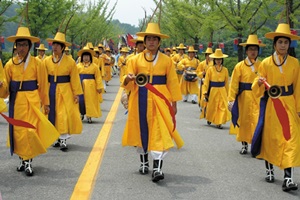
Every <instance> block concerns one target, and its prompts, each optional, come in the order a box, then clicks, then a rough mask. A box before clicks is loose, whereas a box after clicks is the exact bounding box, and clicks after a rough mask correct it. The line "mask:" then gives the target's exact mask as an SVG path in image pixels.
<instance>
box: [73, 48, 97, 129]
mask: <svg viewBox="0 0 300 200" xmlns="http://www.w3.org/2000/svg"><path fill="white" fill-rule="evenodd" d="M94 54H95V51H94V50H91V49H89V48H88V47H84V48H83V49H81V50H80V51H79V52H78V56H80V57H81V58H82V61H81V62H80V63H78V64H77V68H78V73H79V76H80V81H81V85H82V89H83V95H80V96H79V109H80V113H81V120H83V119H84V115H86V116H87V120H88V123H92V117H101V116H102V112H101V108H100V104H99V101H98V93H101V92H102V90H103V83H102V77H101V74H100V70H99V67H98V66H97V65H96V64H95V63H94V62H93V59H94V58H95V57H94Z"/></svg>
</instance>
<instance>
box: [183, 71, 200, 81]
mask: <svg viewBox="0 0 300 200" xmlns="http://www.w3.org/2000/svg"><path fill="white" fill-rule="evenodd" d="M183 77H184V80H185V81H188V82H195V81H197V79H195V78H196V77H197V74H196V72H190V71H185V73H184V75H183Z"/></svg>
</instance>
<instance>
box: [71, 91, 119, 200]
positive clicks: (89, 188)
mask: <svg viewBox="0 0 300 200" xmlns="http://www.w3.org/2000/svg"><path fill="white" fill-rule="evenodd" d="M122 92H123V88H120V89H119V91H118V93H117V96H116V98H115V101H114V103H113V105H112V107H111V109H110V111H109V113H108V115H107V117H106V120H105V123H104V125H103V127H102V129H101V130H100V132H99V135H98V137H97V140H96V142H95V144H94V147H93V149H92V151H91V153H90V155H89V158H88V160H87V162H86V164H85V166H84V168H83V170H82V172H81V175H80V176H79V179H78V181H77V183H76V185H75V187H74V191H73V194H72V196H71V198H70V199H71V200H72V199H73V200H75V199H76V200H77V199H81V200H82V199H90V198H91V194H92V192H93V189H94V186H95V183H96V180H97V175H98V171H99V168H100V165H101V162H102V159H103V156H104V153H105V149H106V145H107V141H108V139H109V136H110V133H111V129H112V125H113V122H114V119H115V117H116V114H117V111H118V106H119V104H120V100H121V96H122Z"/></svg>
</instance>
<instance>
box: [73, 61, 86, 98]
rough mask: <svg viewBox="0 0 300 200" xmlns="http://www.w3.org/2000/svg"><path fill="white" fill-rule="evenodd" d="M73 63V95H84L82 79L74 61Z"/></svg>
mask: <svg viewBox="0 0 300 200" xmlns="http://www.w3.org/2000/svg"><path fill="white" fill-rule="evenodd" d="M70 60H71V59H70ZM70 62H72V63H71V67H70V68H71V69H70V78H71V81H70V82H71V87H72V92H73V95H74V96H75V95H81V94H83V92H82V87H81V84H80V78H79V73H78V69H77V66H76V63H75V61H74V60H72V61H70Z"/></svg>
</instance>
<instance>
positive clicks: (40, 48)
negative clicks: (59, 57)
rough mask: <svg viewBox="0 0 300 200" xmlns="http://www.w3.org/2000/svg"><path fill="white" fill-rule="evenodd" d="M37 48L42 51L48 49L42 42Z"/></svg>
mask: <svg viewBox="0 0 300 200" xmlns="http://www.w3.org/2000/svg"><path fill="white" fill-rule="evenodd" d="M36 49H37V50H42V51H47V50H48V49H47V48H45V45H44V44H40V46H39V47H38V48H36Z"/></svg>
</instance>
